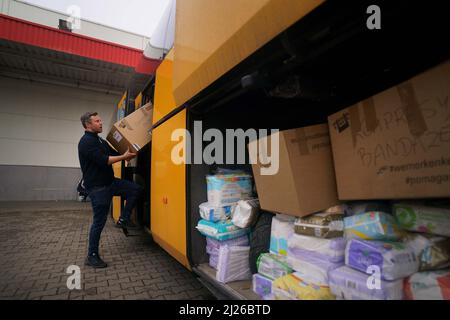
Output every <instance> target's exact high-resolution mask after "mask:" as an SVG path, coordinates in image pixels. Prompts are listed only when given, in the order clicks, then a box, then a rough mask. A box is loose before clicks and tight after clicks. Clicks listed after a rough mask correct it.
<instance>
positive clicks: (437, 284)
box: [405, 269, 450, 300]
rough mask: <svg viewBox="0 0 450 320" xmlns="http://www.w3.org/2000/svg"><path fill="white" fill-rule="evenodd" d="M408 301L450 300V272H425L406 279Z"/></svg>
mask: <svg viewBox="0 0 450 320" xmlns="http://www.w3.org/2000/svg"><path fill="white" fill-rule="evenodd" d="M405 297H406V299H408V300H450V270H449V269H446V270H436V271H425V272H419V273H416V274H413V275H412V276H411V277H409V278H407V279H405Z"/></svg>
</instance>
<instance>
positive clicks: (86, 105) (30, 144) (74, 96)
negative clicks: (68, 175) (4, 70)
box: [0, 77, 120, 168]
mask: <svg viewBox="0 0 450 320" xmlns="http://www.w3.org/2000/svg"><path fill="white" fill-rule="evenodd" d="M119 99H120V96H118V95H113V94H105V93H98V92H94V91H88V90H83V89H77V88H69V87H63V86H57V85H50V84H43V83H31V82H29V81H25V80H16V79H11V78H4V77H0V165H32V166H48V167H69V168H79V162H78V150H77V145H78V141H79V139H80V137H81V136H82V135H83V133H84V129H83V127H82V126H81V122H80V116H81V115H82V114H83V113H84V112H86V111H97V112H99V115H100V117H101V118H102V119H103V122H104V124H103V133H102V134H101V136H102V137H103V138H105V137H106V135H107V134H108V131H109V129H110V127H111V125H112V122H113V121H114V119H115V116H116V114H115V107H116V105H117V103H118V101H119Z"/></svg>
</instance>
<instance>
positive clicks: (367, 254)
mask: <svg viewBox="0 0 450 320" xmlns="http://www.w3.org/2000/svg"><path fill="white" fill-rule="evenodd" d="M345 264H346V265H347V266H349V267H351V268H353V269H356V270H359V271H362V272H365V273H367V274H373V273H377V274H379V275H380V276H381V278H382V279H383V280H397V279H400V278H405V277H407V276H409V275H411V274H413V273H415V272H417V271H418V270H419V259H418V258H417V257H416V254H415V252H414V250H413V249H412V248H410V247H409V246H407V245H405V244H404V243H401V242H386V241H368V240H359V239H352V240H350V241H349V242H348V243H347V248H346V251H345Z"/></svg>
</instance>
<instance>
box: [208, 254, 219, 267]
mask: <svg viewBox="0 0 450 320" xmlns="http://www.w3.org/2000/svg"><path fill="white" fill-rule="evenodd" d="M218 262H219V255H215V254H211V255H209V266H210V267H211V268H214V269H217V263H218Z"/></svg>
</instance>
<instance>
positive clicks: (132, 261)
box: [0, 202, 214, 300]
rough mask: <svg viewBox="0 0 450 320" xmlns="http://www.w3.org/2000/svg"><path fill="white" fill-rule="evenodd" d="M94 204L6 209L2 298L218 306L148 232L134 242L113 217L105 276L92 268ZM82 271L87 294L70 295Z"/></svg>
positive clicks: (104, 244) (0, 222)
mask: <svg viewBox="0 0 450 320" xmlns="http://www.w3.org/2000/svg"><path fill="white" fill-rule="evenodd" d="M91 217H92V213H91V208H90V204H89V203H77V202H35V203H34V204H33V203H31V202H26V203H19V202H17V203H7V202H3V203H2V202H0V299H2V300H12V299H14V300H25V299H26V300H35V299H37V300H41V299H42V300H44V299H52V300H55V299H56V300H60V299H61V300H67V299H78V300H81V299H82V300H92V299H95V300H97V299H111V300H116V299H117V300H126V299H132V300H147V299H166V300H167V299H168V300H175V299H214V297H213V296H212V295H211V294H210V292H209V291H208V290H207V289H206V288H204V287H203V285H202V284H201V283H200V282H199V281H198V280H197V279H196V277H195V275H194V274H193V273H191V272H190V271H188V270H187V269H185V268H184V267H183V266H182V265H181V264H179V263H178V262H177V261H176V260H175V259H173V258H172V257H171V256H170V255H168V254H167V253H166V252H165V251H164V250H162V249H161V248H160V247H159V246H158V245H157V244H156V243H154V242H153V240H152V239H151V236H150V235H149V234H147V233H146V232H145V231H133V232H134V233H137V234H138V236H134V237H128V238H126V237H125V236H124V234H123V233H122V231H121V230H119V229H117V228H115V227H114V225H113V222H112V219H111V218H110V219H109V221H108V223H107V225H106V227H105V229H104V230H103V233H102V238H101V244H100V255H101V256H102V258H103V259H104V260H105V262H107V263H108V267H107V268H105V269H93V268H90V267H87V266H85V265H84V259H85V256H86V251H87V242H88V241H87V239H88V232H89V227H90V224H91V219H92V218H91ZM70 265H77V266H79V267H80V270H81V290H76V289H74V290H69V289H68V288H67V280H68V277H69V276H70V274H68V273H66V271H67V268H68V266H70Z"/></svg>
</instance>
